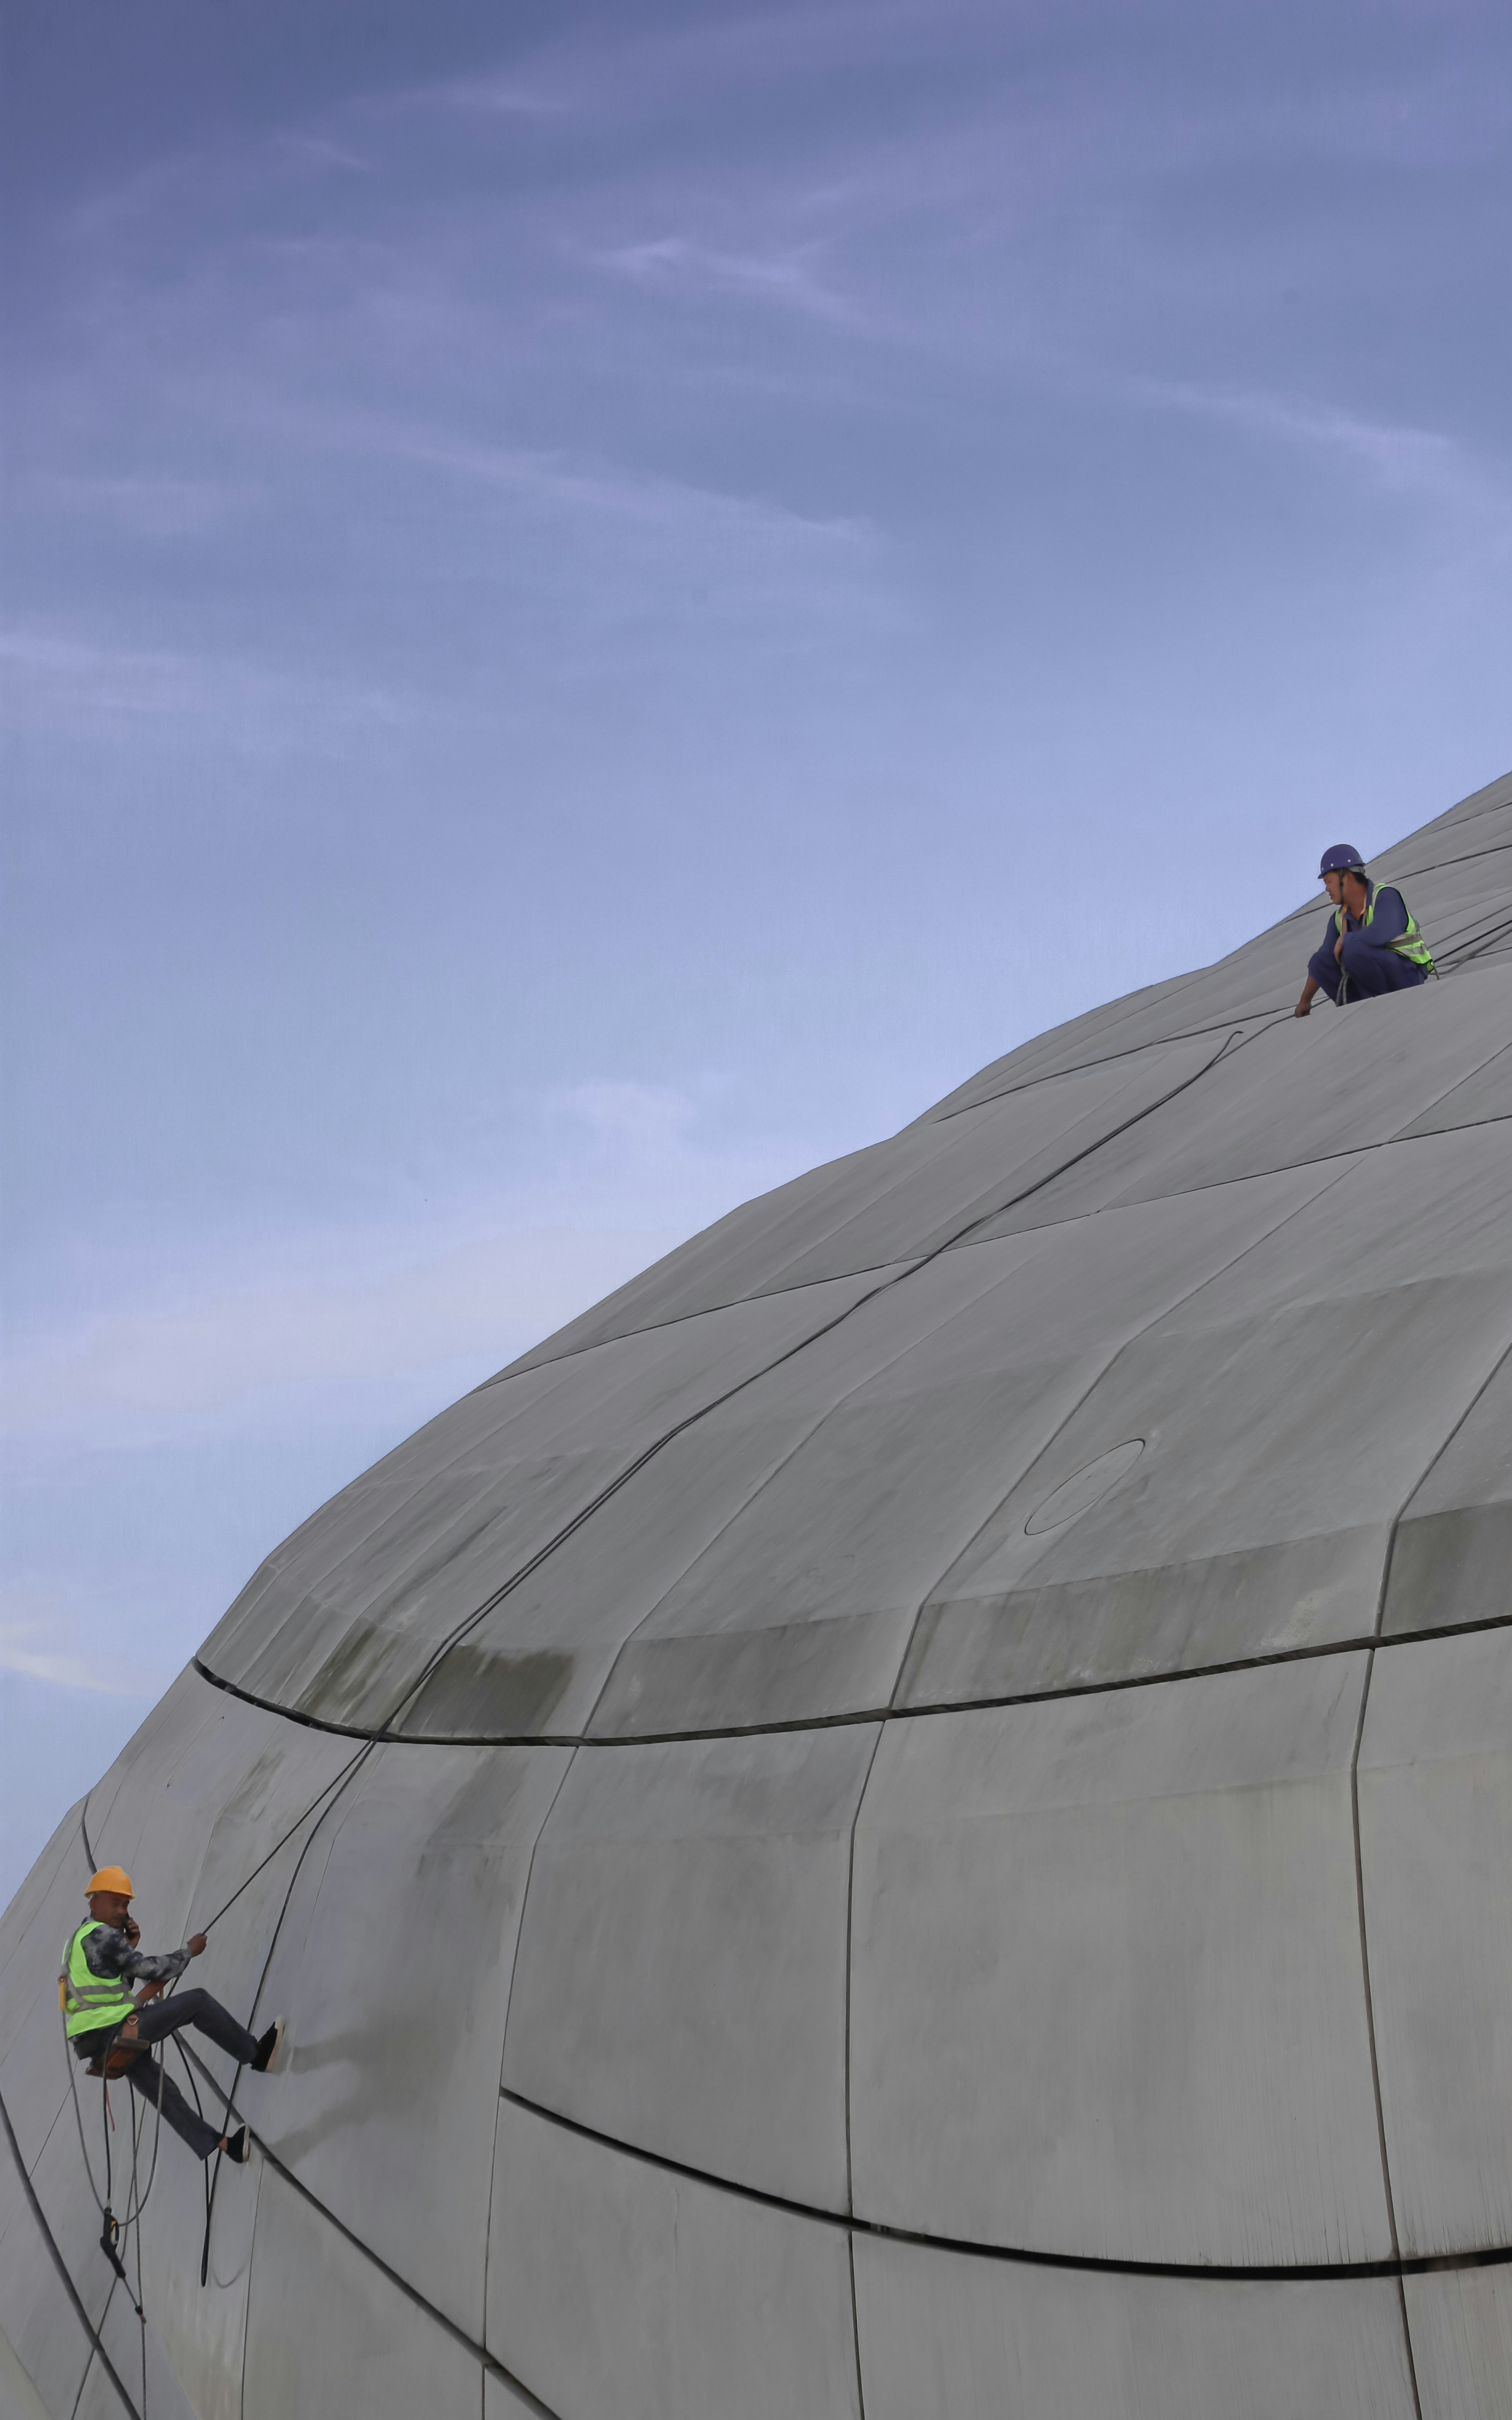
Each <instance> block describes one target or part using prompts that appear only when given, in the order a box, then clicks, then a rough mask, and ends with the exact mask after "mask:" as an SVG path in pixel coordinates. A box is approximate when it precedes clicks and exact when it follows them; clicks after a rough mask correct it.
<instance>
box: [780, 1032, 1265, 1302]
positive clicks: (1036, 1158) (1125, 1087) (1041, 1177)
mask: <svg viewBox="0 0 1512 2420" xmlns="http://www.w3.org/2000/svg"><path fill="white" fill-rule="evenodd" d="M1226 1040H1227V1036H1226V1035H1218V1034H1207V1035H1203V1036H1200V1037H1199V1038H1198V1039H1197V1040H1196V1041H1195V1042H1173V1043H1169V1044H1166V1045H1165V1046H1164V1047H1161V1048H1159V1049H1156V1050H1147V1051H1139V1052H1137V1053H1135V1054H1134V1056H1133V1057H1132V1058H1128V1059H1119V1060H1114V1061H1109V1062H1107V1063H1104V1064H1103V1065H1101V1066H1098V1067H1091V1068H1088V1069H1087V1070H1086V1071H1085V1072H1083V1073H1081V1074H1079V1075H1073V1076H1061V1077H1057V1078H1051V1079H1050V1080H1049V1081H1047V1082H1045V1083H1042V1084H1035V1085H1033V1086H1031V1087H1030V1088H1028V1089H1027V1090H1026V1091H1024V1092H1021V1093H1015V1094H1011V1096H1010V1097H1009V1098H1007V1099H1005V1100H997V1101H991V1102H987V1103H985V1104H984V1105H983V1106H982V1107H981V1108H980V1109H967V1110H964V1111H963V1112H962V1113H961V1114H960V1115H959V1116H957V1117H954V1118H951V1119H949V1120H948V1121H946V1122H945V1123H943V1124H938V1125H924V1126H914V1127H910V1128H908V1129H907V1130H906V1132H905V1134H904V1135H903V1136H902V1137H900V1139H899V1141H900V1147H902V1145H903V1143H904V1142H906V1143H908V1144H909V1145H910V1147H911V1148H914V1149H918V1148H919V1147H920V1146H921V1145H922V1144H923V1142H924V1141H925V1140H926V1139H927V1140H929V1141H931V1142H932V1143H933V1145H934V1146H935V1148H934V1150H933V1154H932V1156H931V1157H930V1159H929V1161H928V1162H927V1163H926V1165H925V1166H923V1167H922V1168H920V1169H918V1171H916V1172H913V1173H911V1174H909V1175H907V1176H905V1177H903V1178H901V1180H900V1181H899V1182H898V1183H897V1184H896V1185H894V1186H892V1187H889V1189H888V1191H887V1193H886V1194H885V1195H884V1196H883V1197H882V1199H881V1200H880V1201H878V1202H872V1203H869V1204H868V1205H867V1207H866V1208H865V1209H864V1210H862V1211H860V1212H858V1213H857V1214H856V1217H854V1218H849V1219H847V1220H846V1221H845V1223H844V1224H843V1225H842V1226H841V1227H840V1228H839V1229H838V1230H837V1231H836V1232H835V1233H834V1234H832V1235H828V1236H825V1238H824V1240H823V1241H822V1242H820V1243H817V1244H815V1245H813V1246H812V1247H811V1248H810V1249H809V1250H807V1251H805V1252H804V1253H802V1254H801V1255H800V1256H799V1257H798V1258H797V1259H796V1260H795V1261H794V1262H792V1263H791V1264H790V1265H789V1266H787V1267H786V1268H784V1269H783V1270H782V1271H781V1273H780V1276H779V1278H777V1279H774V1280H768V1282H767V1284H766V1285H765V1286H764V1287H763V1288H762V1289H761V1290H762V1291H763V1292H767V1291H769V1290H770V1287H771V1286H772V1285H773V1284H776V1283H780V1284H783V1285H804V1284H810V1283H812V1282H813V1280H815V1279H818V1278H827V1277H838V1276H840V1275H841V1274H842V1273H843V1272H844V1271H846V1270H847V1269H857V1268H868V1267H872V1266H873V1265H875V1264H878V1263H881V1262H887V1261H903V1260H913V1259H917V1258H918V1257H920V1256H922V1255H924V1254H926V1253H929V1252H935V1251H939V1250H941V1249H943V1248H944V1247H945V1246H946V1245H947V1244H949V1243H951V1242H953V1241H954V1240H955V1239H956V1238H958V1237H959V1236H961V1235H963V1234H965V1233H972V1232H975V1231H976V1230H978V1229H984V1222H985V1221H987V1220H989V1219H991V1218H993V1217H994V1216H995V1214H996V1213H997V1212H998V1211H999V1210H1000V1209H1001V1208H1002V1207H1003V1206H1004V1205H1005V1203H1006V1202H1009V1201H1011V1200H1016V1199H1017V1198H1018V1197H1020V1196H1021V1195H1024V1194H1028V1195H1030V1196H1031V1197H1032V1196H1033V1195H1035V1194H1036V1193H1037V1192H1038V1191H1039V1190H1040V1188H1041V1187H1044V1186H1046V1185H1048V1184H1053V1183H1055V1182H1056V1181H1057V1176H1058V1172H1059V1171H1061V1170H1062V1169H1063V1168H1064V1167H1065V1166H1066V1165H1067V1163H1068V1162H1077V1161H1080V1160H1081V1159H1082V1158H1083V1157H1084V1156H1086V1155H1087V1154H1088V1153H1089V1152H1095V1151H1096V1150H1097V1147H1098V1146H1099V1144H1100V1143H1102V1142H1103V1138H1104V1137H1105V1136H1107V1135H1108V1134H1109V1133H1110V1132H1118V1131H1119V1130H1121V1129H1123V1128H1124V1127H1126V1126H1128V1125H1130V1124H1132V1123H1138V1122H1140V1121H1142V1120H1143V1119H1144V1118H1146V1117H1147V1116H1148V1115H1149V1113H1150V1112H1151V1111H1152V1110H1153V1109H1155V1107H1156V1104H1157V1103H1160V1102H1163V1101H1166V1100H1168V1099H1169V1098H1170V1096H1171V1095H1173V1094H1174V1095H1176V1097H1177V1098H1178V1099H1180V1098H1181V1097H1184V1093H1185V1090H1186V1088H1187V1087H1189V1086H1190V1085H1191V1084H1192V1082H1193V1080H1194V1079H1195V1078H1196V1077H1198V1076H1200V1074H1201V1072H1202V1070H1203V1069H1204V1068H1205V1067H1206V1066H1208V1065H1209V1064H1210V1063H1211V1061H1212V1060H1213V1059H1215V1058H1216V1057H1217V1055H1218V1052H1219V1051H1220V1050H1221V1049H1222V1047H1223V1046H1224V1042H1225V1041H1226Z"/></svg>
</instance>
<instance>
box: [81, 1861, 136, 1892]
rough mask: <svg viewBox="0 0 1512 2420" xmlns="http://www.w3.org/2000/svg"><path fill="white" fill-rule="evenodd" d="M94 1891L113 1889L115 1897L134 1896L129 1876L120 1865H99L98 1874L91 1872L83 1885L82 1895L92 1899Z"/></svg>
mask: <svg viewBox="0 0 1512 2420" xmlns="http://www.w3.org/2000/svg"><path fill="white" fill-rule="evenodd" d="M96 1891H114V1892H115V1893H116V1898H117V1899H135V1897H136V1893H135V1891H134V1890H133V1889H132V1888H131V1875H130V1874H129V1873H128V1872H127V1871H126V1869H125V1868H124V1867H122V1866H101V1867H100V1871H99V1873H98V1874H91V1875H90V1877H89V1880H88V1881H87V1882H86V1883H85V1886H84V1895H85V1899H93V1898H94V1895H95V1893H96Z"/></svg>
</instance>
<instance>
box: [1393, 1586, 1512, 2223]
mask: <svg viewBox="0 0 1512 2420" xmlns="http://www.w3.org/2000/svg"><path fill="white" fill-rule="evenodd" d="M1359 1790H1360V1844H1361V1857H1362V1866H1363V1871H1364V1877H1365V1925H1366V1936H1367V1938H1368V1940H1369V1944H1370V1975H1371V1986H1372V1998H1373V2002H1374V2007H1375V2019H1376V2050H1377V2055H1378V2058H1379V2060H1380V2067H1381V2109H1382V2113H1383V2116H1384V2119H1385V2127H1386V2146H1387V2151H1388V2155H1389V2157H1390V2160H1391V2172H1392V2190H1393V2193H1394V2195H1395V2197H1396V2225H1397V2230H1398V2233H1399V2235H1400V2237H1401V2242H1402V2249H1403V2251H1404V2252H1407V2253H1411V2254H1426V2255H1428V2256H1432V2255H1435V2254H1439V2253H1444V2252H1462V2251H1470V2250H1473V2249H1476V2248H1478V2247H1480V2246H1482V2245H1486V2246H1496V2245H1502V2244H1506V2243H1512V2023H1509V2018H1508V2011H1509V2010H1512V1632H1508V1631H1505V1630H1494V1631H1475V1632H1472V1633H1470V1634H1469V1635H1468V1636H1466V1637H1459V1638H1443V1639H1427V1640H1424V1641H1422V1642H1413V1641H1408V1642H1406V1643H1404V1644H1403V1645H1401V1646H1399V1647H1392V1648H1389V1649H1386V1650H1383V1651H1382V1652H1381V1653H1380V1654H1379V1655H1378V1656H1377V1658H1376V1668H1375V1672H1374V1675H1373V1677H1372V1680H1371V1684H1370V1704H1369V1712H1368V1715H1367V1718H1366V1721H1365V1737H1364V1740H1363V1742H1362V1745H1361V1752H1360V1779H1359Z"/></svg>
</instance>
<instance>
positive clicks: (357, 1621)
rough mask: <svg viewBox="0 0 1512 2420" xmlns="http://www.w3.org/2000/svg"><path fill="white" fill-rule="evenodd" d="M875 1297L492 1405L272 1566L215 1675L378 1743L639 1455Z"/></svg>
mask: <svg viewBox="0 0 1512 2420" xmlns="http://www.w3.org/2000/svg"><path fill="white" fill-rule="evenodd" d="M876 1282H877V1280H876V1278H875V1277H874V1276H872V1277H868V1278H866V1279H863V1280H856V1279H851V1280H844V1281H843V1282H841V1283H840V1284H837V1285H833V1286H812V1287H807V1288H805V1289H804V1290H803V1291H802V1292H801V1293H798V1294H796V1295H780V1296H777V1297H774V1298H773V1299H772V1300H771V1301H768V1302H762V1303H746V1304H740V1305H737V1306H736V1307H735V1308H734V1309H733V1310H730V1311H714V1312H711V1313H709V1314H708V1315H707V1317H705V1318H703V1319H697V1320H686V1321H684V1322H683V1323H682V1324H681V1325H679V1326H675V1327H671V1328H668V1329H665V1330H658V1331H657V1332H656V1333H654V1334H651V1335H645V1336H636V1337H629V1338H626V1339H625V1340H624V1341H623V1342H617V1343H613V1344H606V1345H604V1346H601V1347H600V1348H598V1350H597V1351H595V1352H594V1353H588V1354H579V1355H578V1356H577V1357H574V1358H573V1359H572V1360H570V1361H567V1362H563V1363H561V1364H558V1365H556V1366H555V1367H554V1368H553V1369H552V1370H550V1371H541V1372H527V1373H524V1374H523V1375H522V1376H519V1377H515V1378H509V1379H505V1380H501V1381H499V1382H497V1383H495V1384H493V1385H490V1386H487V1387H484V1388H479V1389H478V1390H477V1392H476V1393H474V1394H472V1395H469V1396H466V1397H465V1398H464V1399H463V1401H462V1402H461V1403H460V1404H454V1406H453V1407H452V1409H451V1411H449V1412H446V1413H443V1414H442V1415H441V1417H440V1419H439V1420H435V1421H432V1422H431V1424H430V1426H429V1427H428V1428H427V1429H423V1430H422V1431H421V1432H420V1435H419V1436H418V1437H415V1438H411V1439H410V1440H409V1444H408V1445H405V1446H401V1447H400V1448H398V1450H396V1451H395V1452H394V1453H392V1454H390V1455H389V1456H388V1457H387V1459H386V1461H384V1462H383V1463H380V1464H378V1466H376V1468H375V1470H373V1471H371V1472H369V1473H367V1474H366V1475H365V1476H364V1477H363V1479H361V1480H359V1481H356V1482H355V1484H354V1486H353V1487H351V1488H348V1489H347V1490H346V1491H345V1492H344V1494H343V1495H341V1496H338V1497H333V1498H332V1502H331V1503H330V1504H329V1505H327V1506H326V1507H324V1508H323V1510H322V1511H321V1512H318V1513H317V1514H316V1516H315V1518H314V1519H313V1520H312V1521H310V1522H307V1523H306V1524H305V1526H304V1528H303V1529H302V1530H300V1531H297V1532H296V1534H295V1536H294V1538H293V1539H291V1540H290V1541H289V1542H288V1544H287V1545H286V1546H284V1547H281V1548H280V1549H279V1550H278V1552H277V1554H276V1555H274V1556H272V1557H270V1559H269V1560H268V1562H267V1563H265V1564H264V1565H263V1567H262V1569H261V1570H260V1571H259V1573H258V1574H257V1575H255V1578H254V1579H253V1580H252V1581H251V1582H250V1583H249V1585H248V1587H247V1588H246V1589H245V1590H243V1591H242V1594H241V1596H240V1597H239V1598H238V1600H237V1602H236V1604H235V1605H234V1606H232V1607H231V1609H230V1611H229V1612H228V1613H227V1614H226V1616H225V1617H224V1621H222V1622H221V1623H220V1624H219V1626H218V1627H217V1629H216V1630H215V1631H213V1632H212V1633H211V1636H210V1637H209V1638H208V1640H207V1641H206V1645H205V1649H204V1651H203V1658H202V1660H203V1661H204V1662H205V1663H206V1664H207V1665H208V1667H209V1668H210V1669H211V1670H212V1671H214V1672H216V1673H218V1674H221V1675H222V1676H223V1677H224V1678H225V1679H228V1680H231V1681H234V1682H235V1683H237V1684H238V1686H239V1687H241V1688H245V1689H248V1690H250V1691H251V1692H252V1693H253V1694H254V1695H255V1696H256V1697H259V1698H263V1699H270V1700H271V1701H272V1702H274V1703H276V1704H278V1705H285V1706H289V1707H291V1708H293V1709H295V1710H297V1711H300V1712H302V1713H305V1714H315V1715H317V1716H319V1717H320V1718H321V1719H322V1720H324V1721H332V1722H342V1723H347V1724H350V1725H353V1726H354V1727H356V1728H359V1729H364V1728H376V1727H378V1726H379V1725H381V1724H382V1723H384V1722H386V1721H387V1720H388V1719H389V1718H390V1717H392V1716H393V1714H396V1713H397V1712H398V1710H399V1709H400V1707H401V1706H402V1705H403V1703H404V1700H405V1699H406V1698H407V1697H408V1696H409V1692H410V1691H411V1690H412V1689H413V1688H414V1687H415V1686H416V1685H417V1683H420V1682H421V1681H422V1680H423V1678H424V1675H425V1673H426V1670H427V1668H428V1666H429V1665H430V1663H431V1661H432V1660H433V1659H434V1657H435V1655H436V1654H437V1652H439V1651H440V1650H442V1649H443V1648H444V1647H445V1646H446V1644H447V1642H448V1640H449V1639H450V1638H451V1637H452V1636H453V1634H454V1633H455V1632H456V1631H457V1629H458V1628H459V1627H460V1626H461V1625H462V1624H464V1623H466V1622H467V1621H468V1620H469V1619H470V1618H471V1616H472V1615H473V1614H475V1613H477V1612H478V1611H480V1610H481V1609H482V1607H483V1606H486V1604H487V1602H488V1600H489V1598H490V1597H491V1596H492V1595H493V1594H495V1592H496V1591H497V1590H500V1589H501V1588H502V1587H503V1586H505V1585H506V1584H507V1583H508V1582H510V1581H511V1580H512V1579H514V1578H516V1577H517V1575H519V1573H520V1572H521V1571H522V1570H523V1569H524V1568H525V1566H526V1565H527V1564H529V1563H530V1561H531V1560H532V1558H533V1557H534V1556H536V1555H538V1554H540V1553H542V1552H543V1551H545V1550H546V1549H547V1548H548V1547H549V1545H550V1544H551V1543H552V1541H553V1539H555V1538H557V1537H558V1536H560V1535H561V1534H562V1532H563V1530H564V1529H565V1528H567V1527H568V1526H569V1525H570V1524H572V1523H573V1522H575V1521H577V1520H579V1519H580V1518H581V1517H582V1515H583V1514H584V1513H585V1512H588V1511H589V1510H590V1508H591V1507H592V1506H593V1505H594V1502H595V1501H596V1500H597V1499H598V1498H599V1497H601V1496H602V1495H603V1494H604V1492H605V1491H606V1490H607V1489H609V1488H610V1487H612V1486H613V1485H614V1484H615V1483H616V1482H617V1481H620V1480H622V1479H623V1478H624V1477H625V1473H626V1472H627V1471H629V1470H630V1469H631V1468H633V1467H634V1466H635V1465H636V1464H637V1463H638V1462H639V1461H640V1458H641V1456H642V1455H644V1454H646V1453H647V1452H650V1451H652V1450H655V1448H656V1446H657V1445H658V1444H659V1443H660V1442H661V1441H662V1440H663V1439H664V1438H665V1437H667V1436H668V1435H671V1433H672V1432H673V1431H674V1430H675V1429H677V1428H678V1427H679V1425H680V1424H681V1423H682V1422H683V1421H685V1420H687V1419H692V1418H695V1417H696V1416H697V1415H698V1414H700V1413H701V1412H703V1411H705V1410H707V1409H708V1407H709V1406H710V1405H711V1404H715V1403H717V1402H718V1401H719V1400H720V1398H721V1397H722V1396H724V1395H726V1394H727V1393H729V1392H730V1391H731V1390H732V1389H733V1388H738V1387H741V1386H744V1385H745V1384H746V1383H747V1382H748V1380H749V1379H750V1378H752V1377H754V1376H755V1375H756V1373H758V1372H760V1371H762V1370H764V1369H765V1368H767V1367H768V1366H769V1365H770V1364H771V1363H772V1362H774V1361H777V1360H779V1358H780V1357H782V1356H783V1355H784V1354H787V1353H789V1352H791V1351H793V1350H794V1348H795V1346H797V1345H799V1344H801V1343H802V1342H804V1340H805V1339H806V1338H807V1337H809V1336H811V1335H813V1334H814V1333H816V1332H817V1331H818V1330H819V1329H820V1328H822V1327H824V1326H826V1325H827V1324H828V1323H829V1322H830V1321H831V1320H833V1319H837V1318H840V1317H841V1316H842V1315H843V1313H844V1312H845V1311H846V1310H847V1309H848V1307H849V1306H850V1305H851V1304H852V1303H854V1302H856V1301H857V1300H858V1299H860V1298H861V1297H862V1296H863V1295H865V1294H866V1293H867V1292H868V1291H870V1289H871V1288H872V1286H873V1285H874V1284H875V1283H876Z"/></svg>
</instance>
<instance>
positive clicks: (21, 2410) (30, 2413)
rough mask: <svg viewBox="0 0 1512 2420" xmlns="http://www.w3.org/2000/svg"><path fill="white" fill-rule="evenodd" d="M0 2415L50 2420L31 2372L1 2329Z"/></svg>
mask: <svg viewBox="0 0 1512 2420" xmlns="http://www.w3.org/2000/svg"><path fill="white" fill-rule="evenodd" d="M0 2412H4V2413H5V2414H6V2415H7V2420H53V2415H52V2413H51V2412H49V2410H48V2408H47V2406H46V2404H45V2403H44V2402H43V2401H42V2398H41V2397H40V2396H39V2394H38V2392H37V2388H36V2385H35V2383H34V2381H33V2379H32V2375H31V2372H30V2370H29V2369H28V2368H27V2367H26V2366H25V2364H24V2362H23V2360H22V2357H21V2355H20V2353H19V2352H18V2351H17V2350H16V2348H15V2346H14V2345H13V2344H12V2343H11V2341H10V2338H9V2337H8V2335H7V2334H6V2332H5V2330H4V2328H0Z"/></svg>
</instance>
